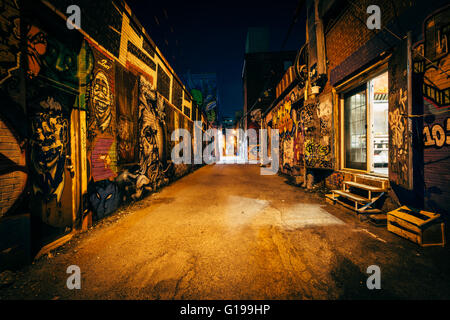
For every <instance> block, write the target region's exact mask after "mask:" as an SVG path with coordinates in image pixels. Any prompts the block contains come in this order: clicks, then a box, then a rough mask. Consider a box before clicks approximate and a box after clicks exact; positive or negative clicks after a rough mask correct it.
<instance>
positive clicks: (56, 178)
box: [31, 97, 68, 202]
mask: <svg viewBox="0 0 450 320" xmlns="http://www.w3.org/2000/svg"><path fill="white" fill-rule="evenodd" d="M40 106H41V107H42V111H40V112H38V113H35V114H34V115H33V117H32V119H31V127H32V132H33V138H32V139H31V160H32V163H33V169H34V173H35V176H34V180H33V191H34V193H35V194H42V195H43V196H44V198H45V199H46V200H47V201H48V200H50V199H51V198H52V197H56V199H57V201H58V202H59V201H60V199H61V194H62V189H63V187H64V165H65V160H66V151H67V150H66V148H67V143H68V121H67V119H65V118H64V116H63V114H62V107H61V104H60V103H59V102H58V101H57V100H55V99H54V98H53V97H48V98H47V99H46V100H43V101H41V102H40Z"/></svg>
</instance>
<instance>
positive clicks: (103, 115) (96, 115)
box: [91, 70, 113, 132]
mask: <svg viewBox="0 0 450 320" xmlns="http://www.w3.org/2000/svg"><path fill="white" fill-rule="evenodd" d="M91 99H92V101H91V105H92V113H93V120H94V121H95V123H96V125H97V127H98V128H99V130H100V131H101V132H104V131H105V130H106V129H107V128H108V127H109V124H110V123H111V118H112V102H113V99H112V92H111V88H110V85H109V81H108V78H107V76H106V75H105V73H104V72H103V71H101V70H100V71H98V72H97V74H96V75H95V78H94V83H93V84H92V92H91Z"/></svg>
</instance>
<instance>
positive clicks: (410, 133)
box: [406, 31, 414, 190]
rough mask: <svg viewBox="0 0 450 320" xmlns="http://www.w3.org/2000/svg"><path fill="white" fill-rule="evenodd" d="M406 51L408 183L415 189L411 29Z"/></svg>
mask: <svg viewBox="0 0 450 320" xmlns="http://www.w3.org/2000/svg"><path fill="white" fill-rule="evenodd" d="M406 51H407V53H406V54H407V68H406V69H407V70H406V72H407V90H408V110H407V116H408V119H407V121H408V136H409V141H408V144H409V152H408V162H409V166H410V168H409V170H408V184H409V189H410V190H413V189H414V183H413V179H414V174H413V172H414V163H413V130H412V129H413V128H412V126H413V124H412V118H411V114H412V97H413V95H412V66H413V62H412V33H411V31H408V34H407V46H406Z"/></svg>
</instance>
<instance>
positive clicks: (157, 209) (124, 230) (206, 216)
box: [0, 164, 450, 299]
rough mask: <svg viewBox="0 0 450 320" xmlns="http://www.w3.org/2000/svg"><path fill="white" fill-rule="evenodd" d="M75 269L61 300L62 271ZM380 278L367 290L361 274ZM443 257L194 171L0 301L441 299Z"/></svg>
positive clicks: (23, 275)
mask: <svg viewBox="0 0 450 320" xmlns="http://www.w3.org/2000/svg"><path fill="white" fill-rule="evenodd" d="M70 265H77V266H79V267H80V270H81V277H82V280H81V289H80V290H76V289H75V290H69V289H68V288H67V287H66V280H67V277H68V276H69V275H68V274H67V273H66V270H67V267H68V266H70ZM371 265H376V266H379V267H380V270H381V289H380V290H376V289H375V290H369V289H368V288H367V285H366V281H367V278H368V277H369V276H370V274H368V273H367V268H368V267H369V266H371ZM449 270H450V255H449V249H448V247H446V248H442V247H429V248H421V247H419V246H417V245H416V244H414V243H411V242H409V241H407V240H405V239H402V238H399V237H398V236H396V235H394V234H392V233H389V232H388V231H387V230H386V228H385V227H376V226H373V225H371V224H369V223H368V222H360V221H359V220H358V219H357V218H356V217H355V216H354V214H352V213H351V212H350V211H348V210H346V209H343V208H341V207H339V206H333V205H330V204H327V203H326V202H325V200H324V198H323V195H322V194H320V193H312V192H306V191H305V190H304V189H302V188H300V187H296V186H293V185H291V184H289V183H288V181H287V179H286V178H284V177H282V176H278V175H274V176H264V175H260V168H259V167H258V166H256V165H229V164H216V165H209V166H205V167H202V168H200V169H199V170H197V171H195V172H194V173H192V174H190V175H187V176H185V177H183V178H181V179H180V180H178V181H176V182H174V183H172V184H171V185H169V186H167V187H165V188H163V189H162V190H161V191H160V192H158V193H155V194H152V195H150V196H148V197H147V198H145V199H144V200H142V201H140V202H136V203H134V204H131V205H128V206H126V207H124V208H121V209H120V210H119V211H118V212H117V213H115V214H113V215H111V216H110V217H108V218H106V219H104V220H102V221H101V222H99V223H98V224H97V225H95V226H94V227H93V228H91V229H90V230H88V231H87V232H83V233H81V234H79V235H77V236H75V237H74V238H73V239H72V240H71V241H70V242H68V243H67V244H65V245H64V246H63V247H61V248H59V249H57V250H56V251H54V252H52V253H51V254H50V255H46V256H44V257H42V258H40V259H39V260H37V261H35V262H34V263H33V264H32V265H30V266H28V267H26V268H24V269H22V270H20V271H18V272H17V273H15V275H14V277H15V281H14V282H12V283H11V284H10V285H9V286H4V287H3V288H0V298H1V299H443V298H446V299H449V298H450V274H449V272H448V271H449Z"/></svg>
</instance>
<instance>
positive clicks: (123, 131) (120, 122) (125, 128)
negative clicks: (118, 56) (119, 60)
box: [115, 64, 138, 164]
mask: <svg viewBox="0 0 450 320" xmlns="http://www.w3.org/2000/svg"><path fill="white" fill-rule="evenodd" d="M115 81H116V109H117V149H118V157H119V163H121V164H125V163H135V162H137V154H138V148H137V146H138V138H137V118H138V109H137V108H136V106H137V104H138V102H137V99H138V77H137V76H136V75H134V74H133V73H132V72H128V71H127V70H126V69H125V68H123V67H121V66H120V65H119V64H116V80H115Z"/></svg>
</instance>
